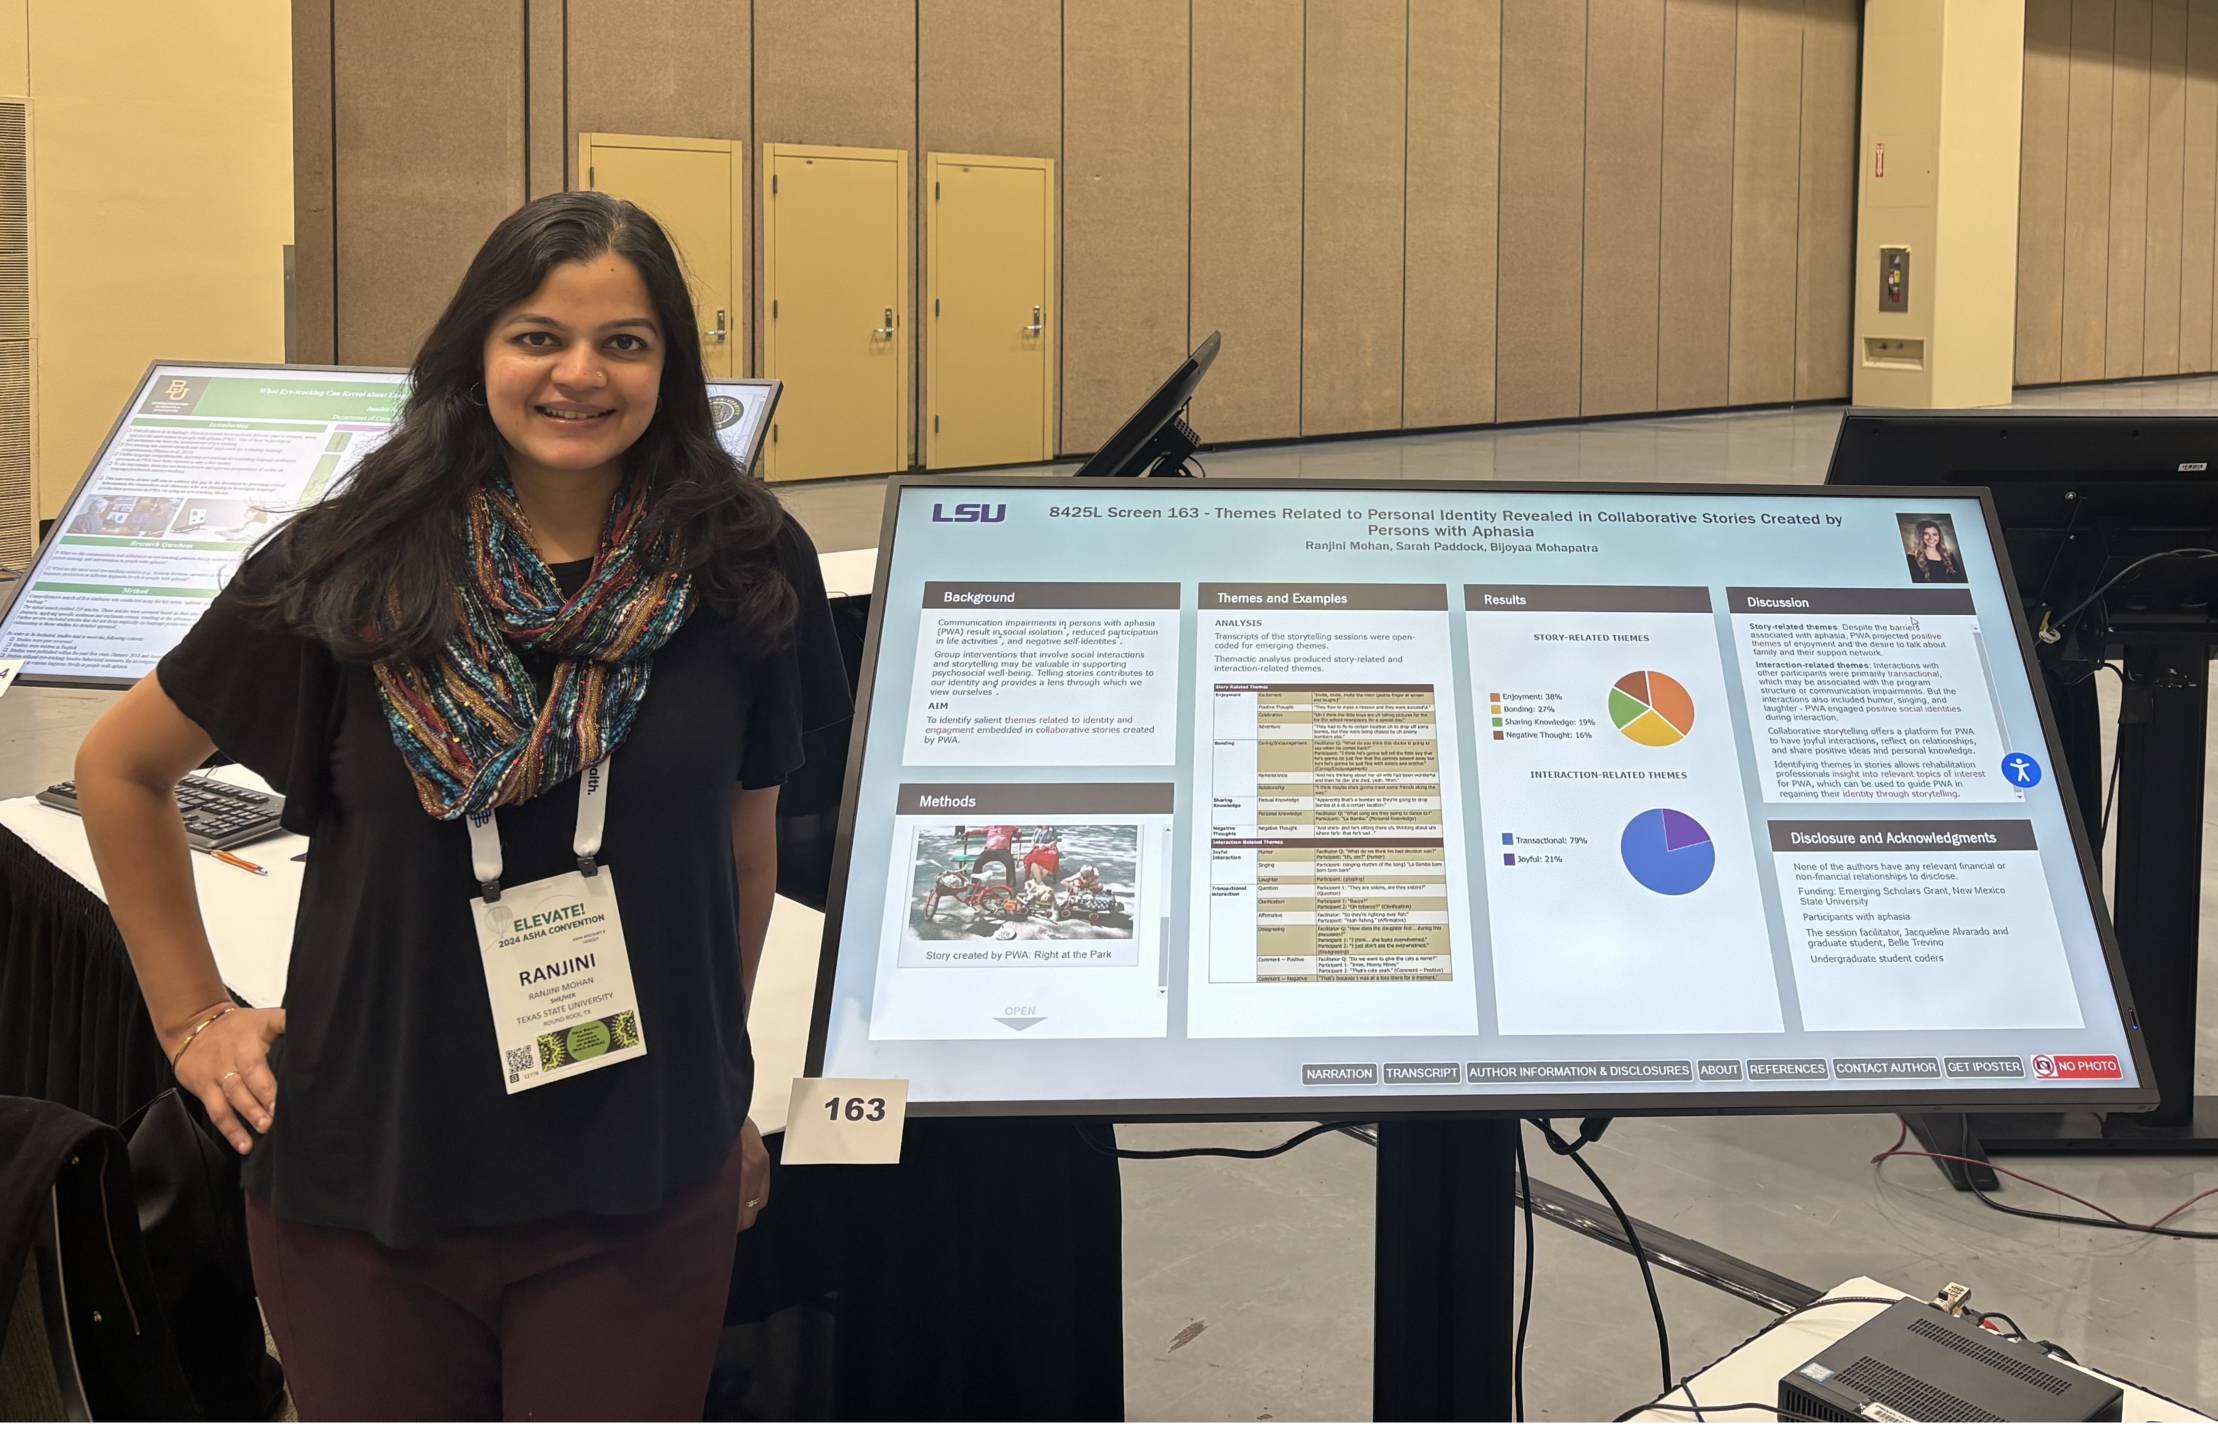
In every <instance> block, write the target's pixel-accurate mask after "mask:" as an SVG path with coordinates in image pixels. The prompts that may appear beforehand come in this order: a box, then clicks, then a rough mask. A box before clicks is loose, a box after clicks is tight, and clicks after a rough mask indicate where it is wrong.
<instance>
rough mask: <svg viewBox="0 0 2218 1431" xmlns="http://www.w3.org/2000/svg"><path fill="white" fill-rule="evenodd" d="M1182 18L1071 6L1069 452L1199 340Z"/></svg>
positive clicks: (1135, 5) (1066, 93)
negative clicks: (1192, 312)
mask: <svg viewBox="0 0 2218 1431" xmlns="http://www.w3.org/2000/svg"><path fill="white" fill-rule="evenodd" d="M1186 16H1187V7H1186V0H1121V3H1119V4H1115V5H1081V4H1077V3H1073V4H1069V5H1066V6H1065V7H1064V9H1063V58H1062V66H1063V71H1062V72H1063V164H1062V170H1061V172H1062V176H1063V179H1062V183H1063V227H1062V232H1063V328H1062V334H1061V336H1062V340H1063V349H1062V352H1063V402H1062V411H1063V435H1062V439H1061V442H1060V444H1059V445H1060V447H1061V448H1062V450H1063V451H1064V452H1073V453H1077V452H1083V453H1091V452H1092V451H1093V450H1094V449H1095V448H1096V447H1099V446H1100V445H1101V440H1102V439H1103V438H1105V437H1107V436H1108V435H1109V434H1110V433H1112V432H1114V431H1116V428H1117V424H1118V423H1120V422H1122V421H1124V419H1125V418H1126V417H1127V416H1128V415H1129V414H1130V413H1131V411H1132V410H1133V409H1134V408H1136V407H1138V406H1139V405H1140V403H1141V402H1143V401H1145V400H1146V398H1147V395H1148V394H1149V393H1150V392H1153V391H1154V390H1155V386H1156V384H1158V383H1160V382H1162V380H1163V379H1164V378H1165V377H1167V376H1168V375H1169V374H1170V371H1171V369H1173V368H1174V367H1176V366H1177V365H1178V361H1179V359H1180V358H1183V357H1184V356H1185V355H1186V352H1187V349H1188V346H1189V345H1188V343H1187V336H1186V327H1187V321H1186V320H1187V286H1186V265H1187V247H1188V243H1187V233H1188V230H1187V217H1186V211H1187V188H1186V156H1187V152H1188V142H1187V141H1188V137H1187V125H1186V113H1187V103H1188V95H1189V84H1188V75H1187V71H1186V66H1185V63H1184V57H1185V55H1186V52H1187V47H1186V44H1185V39H1186ZM1231 346H1232V342H1231V337H1230V335H1229V334H1228V335H1227V337H1226V347H1227V348H1228V349H1229V348H1230V347H1231ZM1213 380H1214V376H1213V377H1212V381H1213ZM1292 430H1293V429H1292V428H1287V429H1286V431H1287V432H1288V433H1291V432H1292Z"/></svg>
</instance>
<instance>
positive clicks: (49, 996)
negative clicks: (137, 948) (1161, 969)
mask: <svg viewBox="0 0 2218 1431" xmlns="http://www.w3.org/2000/svg"><path fill="white" fill-rule="evenodd" d="M0 936H4V942H0V1094H15V1095H20V1096H24V1097H31V1098H46V1099H51V1100H53V1101H54V1102H57V1103H64V1104H67V1105H69V1106H70V1107H72V1108H75V1109H78V1110H79V1111H81V1112H84V1113H89V1114H91V1115H92V1116H93V1117H95V1118H98V1119H100V1120H101V1121H103V1122H107V1123H117V1122H120V1121H121V1120H122V1119H123V1117H124V1115H125V1114H127V1113H129V1112H130V1111H131V1110H133V1109H135V1108H137V1107H138V1106H139V1105H140V1104H142V1103H144V1102H146V1100H148V1099H149V1098H152V1097H153V1096H154V1095H155V1094H157V1093H159V1092H160V1091H161V1090H162V1089H163V1088H164V1087H165V1086H167V1084H168V1081H169V1067H168V1064H167V1062H166V1061H165V1060H164V1059H163V1057H162V1053H161V1048H160V1046H159V1045H158V1044H157V1043H156V1042H155V1039H154V1035H153V1031H152V1029H151V1028H150V1026H149V1025H148V1023H147V1019H146V1011H145V1007H144V1005H143V1004H142V1003H141V1001H140V999H139V991H138V985H137V982H136V981H135V979H134V978H133V976H132V973H131V964H130V959H129V957H128V955H127V954H126V953H125V952H124V948H123V941H122V938H121V936H120V935H119V934H118V933H117V932H116V927H115V922H114V920H112V919H111V918H109V915H108V908H107V906H106V905H105V904H103V903H102V902H101V901H100V900H98V899H96V898H94V897H93V896H92V894H91V893H90V892H88V891H87V890H86V889H85V888H84V887H83V886H82V885H80V884H78V883H77V882H76V881H75V880H74V879H71V878H70V877H69V876H68V875H67V874H65V873H64V872H62V871H61V870H59V869H57V868H55V866H54V865H53V864H52V863H50V862H49V861H48V860H46V859H45V858H44V857H43V856H41V855H39V854H38V853H37V852H36V851H34V850H32V849H31V848H30V847H29V846H28V845H26V844H24V843H23V841H22V840H20V839H18V838H17V837H16V836H15V835H14V834H13V833H11V832H9V831H7V830H4V829H0ZM772 1188H773V1192H772V1197H771V1202H770V1206H769V1207H768V1208H767V1209H765V1211H764V1215H763V1217H762V1220H761V1221H760V1222H758V1223H757V1224H756V1227H755V1230H754V1231H753V1232H751V1233H749V1234H748V1235H747V1236H745V1237H743V1238H741V1239H740V1240H739V1245H738V1252H737V1255H736V1258H735V1263H734V1273H735V1275H734V1277H733V1288H732V1296H731V1302H730V1307H729V1313H728V1316H727V1321H728V1322H729V1323H732V1324H735V1325H744V1324H749V1323H761V1322H763V1321H765V1320H766V1319H773V1318H777V1317H781V1316H783V1317H787V1318H788V1319H790V1317H791V1316H792V1315H793V1314H794V1313H795V1311H796V1309H798V1310H799V1311H800V1312H802V1313H806V1314H813V1315H815V1316H817V1317H818V1318H819V1319H821V1320H823V1321H824V1323H825V1325H826V1329H825V1331H824V1333H823V1334H822V1335H820V1336H816V1337H813V1338H812V1337H802V1338H800V1339H799V1340H798V1341H797V1340H796V1339H795V1338H794V1337H792V1336H790V1335H786V1336H780V1337H774V1338H768V1339H756V1340H755V1341H753V1342H749V1341H748V1340H747V1339H745V1338H736V1339H735V1338H729V1337H728V1338H727V1346H743V1347H751V1348H752V1349H753V1350H752V1353H751V1354H752V1355H755V1356H757V1357H762V1356H765V1355H778V1356H785V1355H788V1354H790V1355H792V1356H794V1357H798V1358H800V1359H801V1364H798V1365H781V1366H776V1367H770V1366H754V1367H741V1368H738V1369H736V1372H737V1374H736V1380H737V1381H739V1382H742V1383H752V1384H754V1385H755V1386H757V1387H758V1388H759V1387H772V1388H783V1390H782V1391H781V1392H779V1395H781V1396H782V1397H783V1400H771V1401H768V1402H766V1401H765V1400H764V1399H763V1398H762V1396H760V1395H756V1396H753V1397H751V1398H750V1399H749V1402H748V1410H749V1411H750V1412H751V1413H752V1414H756V1415H775V1414H778V1413H780V1412H781V1411H782V1412H784V1414H787V1415H810V1414H819V1415H831V1416H836V1417H839V1418H842V1419H862V1420H874V1419H923V1418H962V1419H972V1420H999V1419H1015V1418H1023V1419H1028V1420H1059V1419H1083V1420H1103V1421H1117V1420H1122V1419H1123V1417H1124V1347H1123V1340H1124V1335H1123V1290H1122V1277H1123V1267H1122V1262H1123V1250H1122V1245H1121V1244H1122V1223H1121V1211H1120V1205H1119V1198H1118V1178H1117V1167H1116V1163H1115V1161H1114V1160H1113V1159H1111V1158H1108V1157H1106V1156H1104V1155H1102V1154H1100V1153H1097V1152H1095V1151H1093V1150H1092V1149H1091V1148H1089V1147H1087V1146H1086V1144H1085V1143H1084V1141H1083V1140H1081V1139H1080V1138H1079V1137H1078V1135H1077V1132H1076V1130H1075V1129H1074V1128H1073V1127H1072V1125H1070V1124H1068V1123H1061V1122H1047V1121H1037V1120H1018V1119H992V1120H987V1119H974V1120H956V1119H920V1120H918V1121H916V1122H912V1123H911V1124H910V1125H909V1128H908V1132H907V1137H906V1141H905V1145H904V1148H903V1156H902V1161H901V1162H900V1164H899V1165H897V1166H894V1167H885V1168H851V1167H797V1168H780V1169H778V1170H777V1172H776V1174H775V1176H774V1179H773V1183H772ZM765 1348H771V1349H772V1350H769V1351H766V1350H764V1349H765ZM734 1373H735V1369H734V1368H731V1367H725V1368H720V1382H722V1383H724V1384H731V1383H732V1382H733V1381H734V1380H735V1374H734Z"/></svg>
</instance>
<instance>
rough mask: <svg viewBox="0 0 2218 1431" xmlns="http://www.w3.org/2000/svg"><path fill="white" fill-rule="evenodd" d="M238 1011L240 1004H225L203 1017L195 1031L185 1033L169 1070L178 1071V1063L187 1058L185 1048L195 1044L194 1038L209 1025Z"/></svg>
mask: <svg viewBox="0 0 2218 1431" xmlns="http://www.w3.org/2000/svg"><path fill="white" fill-rule="evenodd" d="M238 1011H239V1006H238V1005H237V1004H225V1005H224V1006H223V1007H222V1008H220V1009H218V1010H216V1011H215V1012H214V1013H212V1014H210V1015H208V1017H206V1018H204V1019H202V1020H201V1021H200V1022H199V1023H197V1024H194V1025H193V1031H192V1032H191V1033H189V1034H186V1035H185V1041H184V1042H183V1043H181V1044H179V1045H177V1056H176V1057H174V1058H172V1059H171V1060H170V1061H169V1071H170V1072H171V1073H175V1072H176V1071H177V1065H178V1064H180V1063H182V1062H184V1060H185V1050H186V1049H188V1048H191V1047H192V1046H193V1040H194V1039H196V1038H199V1037H200V1036H201V1035H202V1034H203V1033H205V1032H207V1030H208V1027H209V1025H211V1024H213V1023H215V1021H216V1020H218V1019H220V1018H223V1017H224V1016H225V1015H227V1014H235V1013H237V1012H238Z"/></svg>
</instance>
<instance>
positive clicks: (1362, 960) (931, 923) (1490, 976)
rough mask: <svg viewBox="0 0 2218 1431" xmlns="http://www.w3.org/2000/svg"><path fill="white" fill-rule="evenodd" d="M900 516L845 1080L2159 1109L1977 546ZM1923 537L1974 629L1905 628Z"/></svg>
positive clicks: (1915, 509)
mask: <svg viewBox="0 0 2218 1431" xmlns="http://www.w3.org/2000/svg"><path fill="white" fill-rule="evenodd" d="M888 501H889V503H890V504H891V507H892V511H891V513H890V514H889V527H888V531H889V533H890V540H889V542H888V544H887V546H886V547H885V548H883V549H882V551H881V569H880V572H879V574H878V577H877V579H876V582H875V589H876V591H877V593H878V606H877V609H876V612H875V614H874V626H873V631H872V636H871V646H870V656H869V665H870V669H869V671H868V672H867V673H866V674H867V681H866V686H865V690H866V693H867V703H866V706H865V709H864V710H863V711H862V712H861V713H860V714H859V715H858V720H859V722H860V723H861V726H862V733H861V740H860V743H859V745H858V751H859V757H858V758H859V760H860V769H859V770H855V771H853V772H851V782H852V783H851V798H850V801H849V805H848V807H847V809H846V810H845V811H844V812H843V816H842V818H843V823H844V826H845V834H844V839H845V844H844V846H843V856H842V861H841V868H840V878H841V880H842V883H841V884H840V885H839V886H837V887H836V888H835V890H834V898H833V908H832V910H831V911H830V914H831V918H830V919H828V921H827V934H826V940H827V947H826V956H827V957H826V958H825V960H824V961H823V965H822V968H823V976H822V977H823V984H822V987H821V989H820V991H819V999H818V1007H817V1019H816V1028H815V1030H814V1033H813V1038H812V1059H813V1062H814V1066H815V1067H816V1068H818V1069H820V1070H822V1071H823V1072H825V1073H828V1074H834V1075H853V1076H890V1077H901V1078H905V1079H907V1080H909V1082H910V1087H911V1097H912V1101H913V1102H914V1104H915V1105H916V1106H918V1107H920V1108H924V1109H927V1110H941V1111H949V1112H993V1111H1008V1110H1026V1109H1039V1110H1042V1111H1050V1110H1061V1109H1069V1108H1073V1107H1083V1108H1086V1109H1089V1110H1093V1111H1110V1112H1117V1111H1133V1112H1141V1113H1145V1112H1150V1111H1164V1112H1180V1111H1184V1112H1225V1113H1236V1112H1258V1113H1288V1114H1293V1113H1300V1112H1305V1111H1310V1110H1314V1109H1317V1108H1320V1107H1334V1106H1337V1107H1342V1108H1350V1109H1357V1108H1378V1109H1382V1110H1383V1109H1391V1108H1400V1107H1422V1106H1426V1105H1427V1104H1428V1102H1430V1103H1434V1104H1437V1105H1438V1106H1470V1107H1488V1106H1492V1107H1497V1108H1499V1107H1510V1106H1517V1107H1550V1106H1556V1107H1573V1106H1579V1107H1584V1108H1587V1109H1590V1110H1591V1109H1611V1108H1615V1109H1627V1108H1641V1109H1655V1110H1659V1111H1660V1110H1665V1109H1672V1108H1686V1109H1701V1108H1719V1107H1736V1106H1750V1107H1760V1106H1785V1105H1787V1104H1789V1103H1792V1104H1796V1105H1804V1104H1806V1105H1810V1106H1859V1107H1861V1106H1874V1107H1876V1106H1882V1105H1884V1106H1898V1107H1899V1106H1906V1105H1911V1104H1916V1105H1926V1104H1931V1105H1935V1106H1949V1105H1951V1104H1952V1103H1954V1104H1963V1103H1966V1102H1967V1101H1969V1100H1974V1099H1976V1100H1978V1101H1980V1102H1981V1103H1983V1104H1986V1105H1990V1106H1991V1105H1994V1104H1997V1103H2000V1104H2004V1105H2008V1104H2011V1103H2013V1102H2022V1103H2027V1104H2031V1103H2035V1102H2040V1103H2042V1104H2044V1105H2048V1106H2053V1105H2055V1104H2057V1103H2058V1102H2064V1103H2072V1102H2077V1103H2079V1104H2082V1105H2086V1106H2097V1105H2098V1104H2104V1106H2118V1107H2130V1106H2135V1105H2136V1104H2137V1103H2138V1104H2141V1105H2143V1106H2145V1104H2146V1096H2145V1094H2144V1093H2143V1092H2142V1090H2141V1087H2140V1085H2141V1074H2140V1064H2139V1059H2138V1047H2137V1043H2136V1038H2135V1035H2134V1034H2133V1033H2132V1032H2131V1030H2130V1029H2129V1027H2128V1021H2127V1019H2126V1018H2125V1016H2124V1012H2123V1009H2122V1007H2121V987H2120V982H2119V978H2118V973H2117V964H2116V957H2115V950H2114V947H2113V945H2112V944H2111V942H2110V940H2109V935H2108V932H2107V929H2106V928H2105V926H2104V924H2103V922H2102V920H2101V917H2100V913H2099V910H2098V907H2097V905H2096V903H2095V901H2094V899H2093V896H2092V891H2091V885H2090V882H2089V876H2088V872H2087V868H2088V867H2087V864H2086V862H2085V860H2084V856H2083V853H2082V843H2081V840H2082V836H2081V835H2079V833H2078V832H2076V831H2075V829H2074V826H2073V823H2072V817H2071V815H2070V812H2069V810H2070V807H2069V806H2068V804H2067V802H2066V800H2065V799H2064V797H2063V793H2062V791H2061V789H2060V785H2059V780H2060V777H2059V776H2058V775H2056V774H2054V773H2053V772H2054V771H2055V767H2056V764H2057V762H2056V761H2055V760H2054V759H2053V752H2052V751H2051V750H2050V749H2049V747H2048V735H2047V729H2048V728H2047V726H2046V724H2045V717H2044V713H2043V711H2042V708H2041V704H2040V698H2039V696H2038V695H2037V694H2036V690H2035V687H2034V685H2033V682H2032V679H2031V678H2032V675H2033V666H2032V657H2031V655H2030V651H2031V646H2030V643H2028V642H2027V641H2026V640H2025V637H2024V633H2023V631H2022V628H2021V626H2020V624H2019V623H2018V620H2017V617H2016V615H2015V609H2014V607H2013V606H2012V605H2011V601H2010V593H2009V591H2008V590H2007V589H2006V587H2005V584H2004V582H2003V580H2002V578H2001V573H2000V571H1999V569H1998V567H1997V563H1996V553H1995V539H1994V535H1993V529H1992V526H1991V519H1990V517H1989V515H1988V513H1987V511H1986V509H1985V508H1984V506H1983V505H1982V504H1981V502H1980V501H1979V499H1978V498H1977V497H1976V496H1972V495H1967V494H1960V493H1943V494H1936V493H1934V492H1932V491H1930V490H1928V491H1926V492H1924V493H1921V494H1919V495H1917V496H1915V497H1911V496H1895V495H1890V494H1886V493H1878V492H1868V491H1867V492H1860V493H1858V494H1857V495H1855V496H1850V497H1843V496H1839V495H1835V494H1834V493H1832V492H1829V491H1824V490H1821V489H1809V490H1800V489H1778V490H1771V489H1734V490H1724V489H1719V490H1704V491H1686V490H1662V489H1657V490H1645V489H1625V490H1619V489H1606V488H1584V489H1579V490H1553V489H1546V490H1544V489H1531V490H1526V489H1517V488H1513V487H1511V486H1509V485H1507V484H1503V483H1499V482H1494V483H1487V484H1483V485H1470V486H1448V487H1441V486H1434V487H1425V488H1415V487H1411V488H1403V487H1396V486H1389V485H1382V484H1362V485H1361V486H1360V487H1357V486H1349V485H1341V484H1334V483H1332V482H1330V481H1319V480H1310V481H1303V482H1291V481H1289V482H1273V481H1259V480H1242V481H1231V482H1225V481H1215V482H1212V481H1206V480H1205V481H1201V482H1198V483H1179V484H1171V483H1118V482H1103V483H1093V482H1064V481H1047V482H1043V481H1042V480H1041V479H1035V478H1026V479H1023V480H1022V481H1021V482H1020V481H1016V480H1011V481H1007V482H998V481H991V480H978V479H968V480H965V479H948V480H944V481H930V480H914V481H902V482H897V483H895V484H894V485H893V486H892V488H891V490H890V491H889V496H888ZM1933 525H1939V526H1941V527H1942V529H1943V540H1944V541H1945V542H1946V543H1947V544H1948V546H1949V549H1950V550H1951V551H1952V552H1955V553H1957V554H1958V555H1959V557H1960V560H1961V564H1962V570H1963V574H1964V576H1965V580H1963V581H1961V582H1958V583H1954V584H1946V583H1934V582H1921V581H1917V580H1915V573H1916V572H1917V571H1918V570H1919V569H1918V568H1916V567H1915V566H1914V565H1911V564H1908V563H1906V562H1905V561H1904V558H1903V546H1902V543H1903V541H1904V540H1905V537H1904V534H1905V533H1908V532H1913V531H1923V530H1926V529H1928V528H1929V527H1931V526H1933ZM2043 772H2052V773H2049V774H2047V775H2046V776H2045V777H2044V774H2043ZM1555 1100H1562V1101H1561V1102H1557V1101H1555ZM2105 1100H2108V1101H2107V1103H2106V1104H2105Z"/></svg>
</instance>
